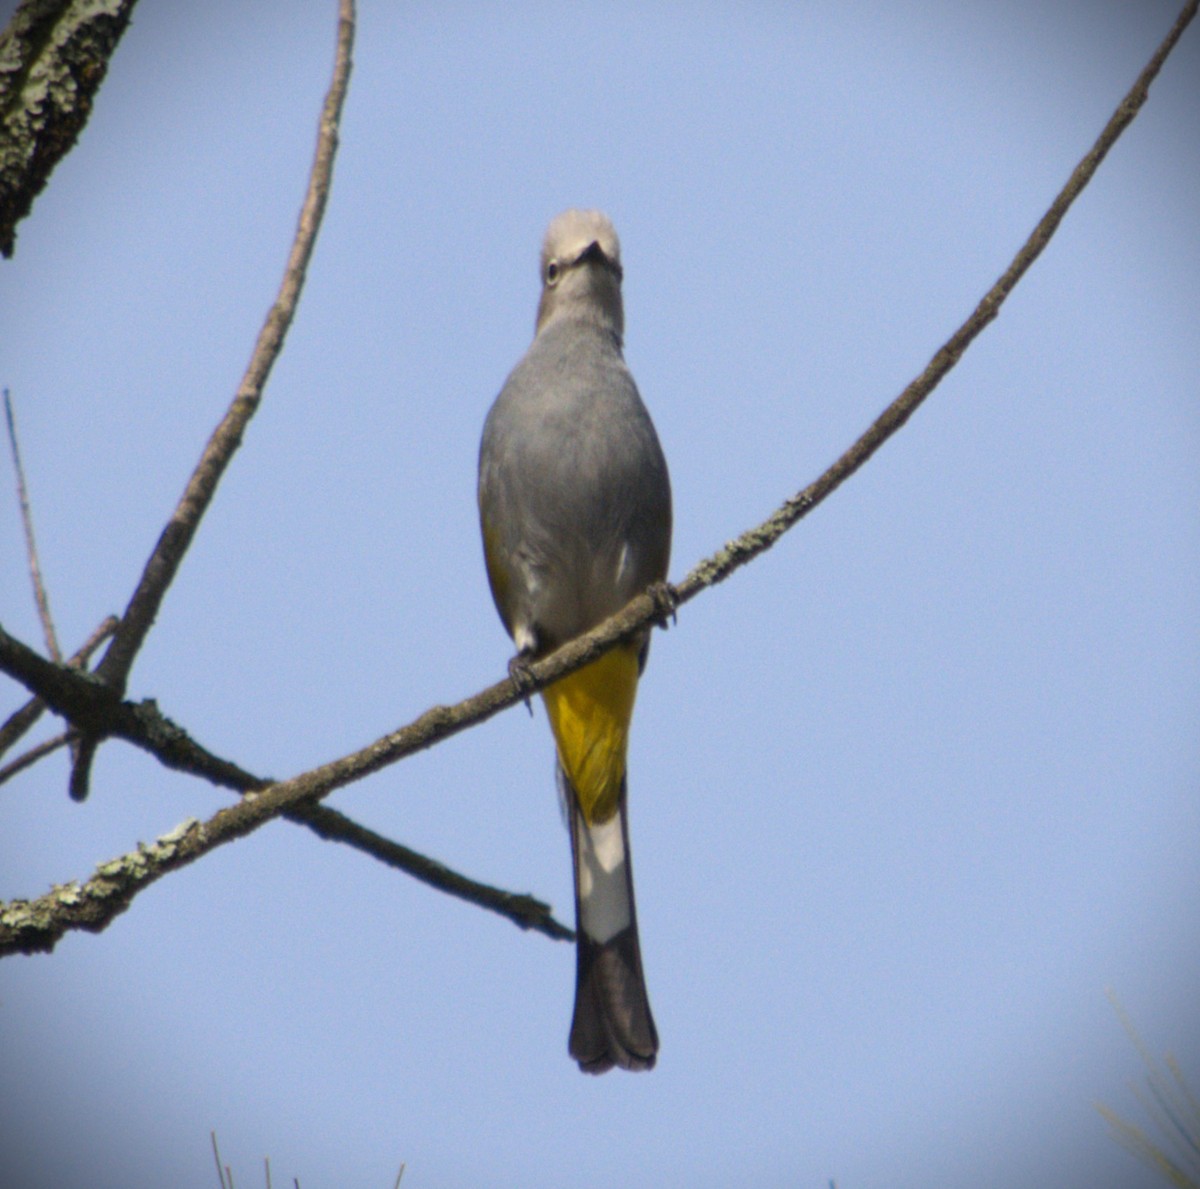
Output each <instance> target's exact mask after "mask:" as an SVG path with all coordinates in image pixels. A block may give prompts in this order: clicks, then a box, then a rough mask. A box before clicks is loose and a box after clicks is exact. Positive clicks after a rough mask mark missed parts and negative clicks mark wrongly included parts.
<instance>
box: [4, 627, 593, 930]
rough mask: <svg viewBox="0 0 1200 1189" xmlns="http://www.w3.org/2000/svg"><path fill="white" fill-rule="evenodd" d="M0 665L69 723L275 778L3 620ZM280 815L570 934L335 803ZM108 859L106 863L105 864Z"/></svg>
mask: <svg viewBox="0 0 1200 1189" xmlns="http://www.w3.org/2000/svg"><path fill="white" fill-rule="evenodd" d="M0 670H2V671H3V672H5V673H8V674H9V675H10V676H13V677H16V678H17V679H18V680H19V681H21V682H22V683H23V684H25V685H26V686H27V688H29V689H31V690H34V691H36V692H37V694H38V698H36V699H35V700H34V702H32V703H30V705H37V706H39V707H44V706H49V707H50V708H51V709H52V710H54V711H55V712H56V713H58V714H60V715H62V716H63V717H64V718H66V719H67V720H68V721H70V722H72V723H76V722H79V721H81V720H85V721H86V722H87V723H88V724H89V727H90V729H91V730H92V731H93V732H94V733H96V734H98V735H115V736H118V737H119V738H122V739H124V740H126V741H127V742H129V743H132V744H134V745H135V746H136V747H139V748H141V749H142V750H143V751H145V752H148V753H149V754H150V755H152V756H154V757H155V758H156V759H157V760H158V761H159V762H160V763H162V764H163V765H164V766H165V767H168V768H172V769H175V770H176V771H182V772H187V773H188V774H189V775H193V776H200V777H203V778H204V779H205V780H208V781H210V782H211V783H213V784H215V785H218V786H221V787H223V788H228V789H233V790H234V791H235V792H238V793H254V792H256V791H259V790H262V789H265V788H268V787H270V786H271V785H272V784H273V783H275V782H273V781H271V780H269V779H266V778H264V777H260V776H255V775H253V774H252V773H250V772H247V771H245V770H244V769H242V768H240V767H238V765H236V764H233V763H231V762H230V761H229V760H225V759H222V758H221V757H220V756H216V755H214V754H213V753H212V752H210V751H207V750H206V749H205V748H203V747H201V746H200V744H198V743H196V742H195V740H193V739H192V738H191V737H190V736H189V735H188V733H187V732H186V731H184V730H183V729H182V728H181V727H179V726H178V725H176V724H175V723H173V722H172V721H171V720H170V719H169V718H167V717H166V716H165V715H163V714H162V713H161V712H160V711H159V709H158V706H157V705H156V704H155V703H154V702H153V701H152V700H147V701H145V702H140V703H136V704H135V703H131V702H120V701H118V700H116V699H115V697H114V695H113V691H112V690H111V689H109V688H108V687H107V686H105V685H102V684H101V683H100V682H98V681H97V680H96V679H95V677H94V676H93V675H91V674H89V673H80V672H78V671H76V670H74V669H72V668H70V667H68V666H63V665H56V664H54V663H53V662H51V661H47V660H46V659H44V658H43V657H40V656H38V654H37V653H36V652H34V651H33V650H32V649H31V648H29V647H28V646H26V645H25V644H22V643H21V642H20V641H19V640H16V639H14V638H13V637H12V636H10V635H8V634H7V633H6V632H5V631H4V629H3V628H0ZM14 717H16V716H14ZM61 743H62V740H51V741H50V742H49V743H47V744H42V745H41V746H40V747H39V748H35V749H34V751H33V752H30V753H28V754H27V755H25V756H22V757H20V758H19V759H18V760H15V761H14V762H13V763H12V764H10V765H9V766H8V768H5V769H3V770H0V783H2V782H3V781H4V780H7V779H8V778H9V777H10V776H12V775H15V774H16V773H17V772H18V771H21V770H23V769H24V768H26V767H28V766H29V764H31V763H33V762H34V761H36V760H37V759H40V758H41V757H42V756H43V755H46V754H49V752H50V751H52V750H54V749H55V748H56V747H58V746H61ZM281 816H283V817H285V818H287V819H288V820H290V821H293V822H295V823H297V824H299V825H304V826H307V827H308V828H309V829H310V830H312V831H313V832H314V833H315V834H317V835H318V837H321V838H324V839H327V840H330V841H334V842H341V843H344V844H346V845H348V846H352V847H354V848H355V849H356V850H360V851H363V852H364V853H366V854H369V855H370V856H371V857H372V858H375V859H378V860H379V861H380V862H382V863H385V864H387V865H388V866H389V867H394V868H396V869H397V870H399V871H404V872H406V873H407V874H408V875H411V876H412V877H413V878H414V879H418V880H420V881H421V882H422V883H425V884H428V885H430V886H431V887H434V888H437V889H438V890H439V891H442V892H447V893H448V894H450V895H452V896H457V897H458V898H459V899H461V900H466V901H468V902H470V903H472V904H477V905H479V906H480V907H481V908H486V909H488V910H489V911H491V912H495V913H498V914H499V915H500V916H503V917H506V918H507V919H508V920H510V921H512V922H513V924H515V925H517V926H519V927H520V928H522V929H532V930H535V931H536V932H539V933H544V934H546V936H547V937H552V938H556V939H559V940H573V939H574V934H573V933H572V931H571V930H570V929H568V928H567V927H566V926H565V925H563V924H561V923H560V922H559V921H557V920H555V918H554V916H553V913H552V911H551V909H550V906H549V905H547V904H544V903H543V902H542V901H540V900H538V899H536V898H535V897H533V896H530V895H528V894H522V893H516V892H508V891H505V890H503V889H501V888H495V887H492V886H491V885H489V884H484V883H480V882H478V881H477V880H473V879H470V878H468V877H467V876H465V875H462V874H460V873H459V872H457V871H454V870H452V869H451V868H449V867H447V866H445V865H444V864H442V863H439V862H437V861H436V860H435V859H431V858H428V857H427V856H425V855H422V854H419V853H417V852H416V851H414V850H411V849H409V848H408V847H406V846H403V845H402V844H400V843H398V842H393V841H392V840H391V839H389V838H385V837H383V835H381V834H377V833H375V832H374V831H373V830H368V829H367V828H366V827H365V826H361V825H359V824H358V823H357V822H354V821H352V820H351V819H350V818H348V817H346V816H345V815H343V814H341V813H338V812H337V811H336V810H334V809H329V808H328V807H326V806H324V805H316V804H307V805H303V804H302V805H297V806H295V807H294V808H291V809H288V810H286V811H285V812H284V813H282V814H281ZM108 866H110V865H109V864H105V867H106V868H107V867H108ZM106 886H107V885H106ZM0 934H2V930H0ZM0 952H2V951H0Z"/></svg>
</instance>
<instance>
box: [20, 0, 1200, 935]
mask: <svg viewBox="0 0 1200 1189" xmlns="http://www.w3.org/2000/svg"><path fill="white" fill-rule="evenodd" d="M1198 2H1200V0H1190V2H1189V3H1188V4H1187V5H1186V6H1185V8H1184V10H1183V12H1182V13H1181V15H1180V17H1179V19H1178V20H1177V21H1176V23H1175V26H1174V27H1173V28H1172V30H1171V32H1170V34H1169V35H1168V37H1167V38H1166V40H1165V41H1164V42H1163V44H1162V46H1160V48H1159V49H1158V51H1157V52H1156V53H1155V55H1154V57H1153V58H1152V59H1151V61H1150V63H1149V65H1148V66H1147V67H1146V69H1145V70H1144V71H1143V72H1142V74H1141V75H1140V76H1139V77H1138V79H1137V81H1136V82H1135V83H1134V86H1133V88H1132V89H1131V90H1130V92H1129V94H1128V95H1126V97H1125V98H1124V99H1123V100H1122V102H1121V104H1120V106H1119V107H1118V108H1117V111H1116V113H1115V114H1114V115H1113V117H1112V119H1111V120H1110V121H1109V123H1108V124H1107V125H1106V127H1105V129H1104V131H1103V132H1102V133H1101V134H1100V137H1099V138H1098V139H1097V141H1096V143H1095V145H1093V147H1092V148H1091V150H1089V152H1088V154H1087V155H1086V156H1085V157H1084V159H1083V160H1082V161H1081V162H1080V164H1079V166H1078V167H1077V168H1076V169H1075V171H1074V173H1073V174H1072V175H1071V177H1070V179H1069V180H1068V182H1067V184H1066V186H1065V187H1064V188H1063V190H1062V192H1061V193H1060V194H1059V195H1058V197H1057V198H1056V199H1055V200H1054V202H1053V203H1052V204H1051V207H1050V209H1049V210H1048V211H1047V213H1046V215H1045V216H1043V218H1042V220H1041V221H1040V222H1039V224H1038V226H1037V227H1036V228H1035V230H1034V232H1033V234H1032V235H1031V236H1030V238H1029V240H1028V241H1027V242H1026V243H1025V244H1024V245H1023V247H1022V248H1021V250H1020V251H1019V252H1018V253H1017V256H1016V257H1015V258H1014V260H1013V263H1012V264H1011V265H1010V266H1009V268H1008V269H1007V270H1006V271H1005V273H1004V275H1003V276H1002V277H1001V278H1000V280H999V281H997V283H996V284H995V285H994V286H993V287H992V289H991V290H990V291H989V292H988V294H987V295H986V296H985V297H984V299H983V301H982V302H980V304H979V306H978V307H977V308H976V310H975V311H974V312H973V313H972V315H971V317H970V318H969V319H968V320H967V321H966V322H965V323H964V324H963V326H962V327H960V329H959V330H958V331H956V332H955V334H954V335H953V336H952V337H951V338H950V339H949V340H948V341H947V343H946V344H945V345H944V346H943V347H942V348H941V349H940V350H939V351H938V352H937V353H936V354H935V355H934V357H933V359H932V360H931V361H930V363H929V365H928V366H927V368H926V369H925V371H924V372H923V373H922V375H921V376H919V377H918V378H917V379H916V380H914V381H913V382H912V383H911V384H910V385H909V386H908V387H907V388H906V389H905V390H904V392H903V393H901V395H900V396H899V397H898V398H897V399H896V400H895V401H894V402H893V403H892V404H891V405H890V406H889V407H888V408H887V409H886V410H885V411H884V412H883V414H882V415H881V416H880V417H879V418H878V419H877V420H876V422H875V423H874V425H872V426H871V428H870V429H869V430H868V431H867V432H866V433H865V434H864V435H863V436H862V437H861V438H859V440H858V441H857V442H856V443H855V444H854V445H853V446H851V448H850V449H849V450H848V451H846V453H845V454H844V455H843V456H842V457H841V458H840V459H838V460H837V462H835V463H834V464H833V466H832V467H830V468H829V469H828V470H827V471H826V472H825V473H824V474H823V475H822V476H820V478H818V479H817V480H815V481H814V482H813V483H811V484H810V485H809V486H808V487H806V488H804V490H803V491H801V492H800V493H798V494H797V495H796V496H794V497H792V498H791V499H790V500H788V501H786V502H785V503H784V504H783V505H782V506H781V507H780V508H779V510H778V511H777V512H776V513H775V514H774V515H773V516H772V517H770V518H769V519H768V520H767V521H766V522H764V523H763V524H761V525H759V526H758V527H757V528H755V529H752V530H750V531H749V532H747V533H745V534H743V535H742V536H741V537H739V538H738V540H737V541H735V542H733V543H732V544H730V545H727V546H726V547H725V548H724V549H723V550H722V551H721V552H720V553H718V554H716V555H715V556H714V557H712V558H709V559H707V560H706V561H704V562H702V563H701V564H700V565H699V566H697V567H696V568H695V569H694V570H693V571H692V572H691V573H690V574H688V576H687V577H686V578H685V579H684V581H683V583H682V584H681V585H680V587H679V589H678V591H677V592H675V593H676V594H677V601H678V602H680V603H682V602H685V601H687V600H689V599H691V598H694V597H695V596H696V595H697V594H698V593H699V592H700V591H701V590H702V589H704V588H706V587H707V586H711V585H713V584H714V583H716V582H719V581H721V580H723V579H724V578H726V577H728V576H729V574H731V573H732V572H733V571H734V570H735V569H737V568H739V567H740V566H742V565H744V564H745V563H746V562H747V561H749V560H750V558H751V557H754V556H756V555H757V554H759V553H761V552H763V551H764V550H766V549H768V548H770V546H771V545H772V544H774V542H775V541H776V540H778V538H779V537H780V536H782V535H783V533H784V532H786V531H787V529H789V528H790V527H791V526H792V525H793V524H795V523H796V521H798V520H800V519H801V518H802V517H803V516H805V515H807V513H808V512H810V511H811V510H812V509H813V508H814V507H816V505H817V504H818V503H820V502H821V501H822V500H823V499H825V498H826V496H828V495H829V494H830V493H831V492H832V491H833V490H834V489H835V488H836V487H838V486H839V485H840V484H841V483H842V482H843V481H844V480H845V479H846V478H848V477H849V476H850V475H851V474H853V473H854V471H856V470H857V469H858V468H859V467H860V466H861V465H862V464H863V463H864V462H865V461H866V459H867V458H869V457H870V456H871V454H873V453H874V452H875V451H876V450H877V449H878V448H879V447H880V446H881V445H882V444H883V442H884V441H886V440H887V438H888V437H890V436H891V435H892V434H893V433H895V432H896V430H898V429H899V428H900V427H901V426H902V425H903V424H904V423H905V421H907V420H908V418H909V417H910V416H911V415H912V413H913V411H914V410H915V409H916V408H917V406H918V405H919V404H920V403H921V402H922V401H923V400H924V399H925V397H927V396H928V395H929V393H930V392H932V391H933V389H934V388H935V387H936V386H937V384H938V383H939V382H940V380H941V379H942V377H943V376H944V375H945V374H946V373H947V372H948V371H949V370H950V368H951V367H953V366H954V364H955V363H956V362H957V360H958V359H959V358H960V357H961V355H962V353H963V351H965V349H966V348H967V346H969V345H970V343H971V342H972V341H973V340H974V338H975V337H976V336H977V335H978V334H979V332H980V331H981V330H982V329H983V328H984V327H985V326H986V325H987V324H988V323H989V322H990V321H991V320H992V319H993V318H995V317H996V314H997V313H998V312H999V308H1000V306H1001V304H1002V303H1003V301H1004V300H1005V298H1006V297H1007V296H1008V294H1009V293H1010V292H1011V291H1012V289H1013V287H1014V286H1015V285H1016V284H1017V282H1018V281H1019V280H1020V278H1021V277H1022V276H1023V275H1024V273H1025V272H1026V271H1027V270H1028V268H1029V266H1030V265H1031V264H1032V262H1033V261H1034V260H1035V259H1036V258H1037V256H1038V255H1039V254H1040V252H1041V251H1042V249H1043V248H1044V247H1045V245H1046V243H1047V242H1048V241H1049V239H1050V237H1051V236H1052V235H1053V234H1054V231H1055V229H1056V227H1057V226H1058V224H1059V222H1061V220H1062V218H1063V215H1064V214H1065V213H1066V211H1067V209H1068V208H1069V207H1070V205H1071V203H1072V202H1074V200H1075V198H1076V197H1078V195H1079V193H1080V192H1081V191H1082V190H1083V188H1084V187H1085V186H1086V185H1087V183H1088V182H1089V181H1090V180H1091V178H1092V176H1093V175H1094V174H1095V171H1096V169H1097V167H1098V166H1099V164H1100V162H1101V161H1102V160H1103V158H1104V156H1105V154H1106V153H1107V152H1108V150H1109V149H1110V148H1111V147H1112V145H1113V144H1114V143H1115V142H1116V140H1117V138H1118V137H1119V136H1120V135H1121V133H1122V131H1123V130H1124V129H1125V128H1126V127H1127V126H1128V124H1129V123H1130V122H1131V121H1132V119H1133V118H1134V116H1135V115H1136V114H1137V112H1138V110H1139V108H1140V107H1141V105H1142V103H1144V102H1145V99H1146V93H1147V90H1148V87H1149V85H1150V83H1151V82H1152V81H1153V79H1154V77H1155V75H1156V74H1157V73H1158V71H1159V69H1160V68H1161V66H1162V63H1163V61H1164V60H1165V59H1166V57H1167V55H1168V54H1169V53H1170V51H1171V49H1172V47H1173V46H1174V45H1175V43H1176V42H1177V41H1178V39H1179V37H1180V35H1181V34H1182V32H1183V30H1184V29H1185V28H1186V26H1187V25H1188V23H1189V22H1190V21H1191V20H1192V18H1193V17H1194V16H1195V12H1196V7H1197V3H1198ZM668 611H669V606H668V605H667V604H666V603H665V602H664V599H663V598H662V597H651V595H650V594H643V595H639V596H638V597H637V598H635V599H633V600H632V601H631V602H630V603H629V604H628V605H627V606H626V607H625V608H624V610H622V611H621V612H619V613H618V614H617V615H615V616H613V617H612V618H610V619H608V620H606V621H605V622H604V623H603V624H601V625H600V626H599V627H597V628H596V629H594V630H593V631H591V632H589V633H587V635H585V636H582V637H580V638H579V639H577V640H574V641H572V642H571V643H569V644H566V645H564V646H563V647H562V648H560V649H559V650H558V651H557V652H555V653H553V654H552V655H550V656H548V657H545V658H543V659H542V660H539V661H536V662H534V663H533V664H531V665H530V666H529V677H530V679H531V680H530V681H529V682H527V683H523V685H522V688H521V689H518V688H517V687H516V686H515V685H514V683H513V682H512V681H511V680H504V681H501V682H498V683H497V684H495V685H492V686H490V687H488V688H487V689H485V690H483V691H481V692H480V693H478V694H476V695H474V696H473V697H470V698H467V699H465V700H464V701H462V702H460V703H458V704H457V705H455V706H452V707H444V706H435V707H434V708H432V709H431V710H428V711H426V712H425V713H424V714H422V715H421V716H420V717H419V718H417V719H416V720H415V721H414V722H412V723H411V724H409V725H408V726H406V727H403V728H401V729H400V730H398V731H395V732H392V733H391V734H389V735H385V736H384V737H383V738H381V739H379V740H377V741H376V742H374V743H372V744H370V745H369V746H367V747H365V748H363V749H361V750H360V751H358V752H355V753H354V754H352V755H349V756H346V757H344V758H342V759H340V760H336V761H333V762H332V763H329V764H325V765H322V766H321V767H319V768H314V769H313V770H312V771H310V772H306V773H303V774H301V775H299V776H296V777H293V778H292V779H290V780H285V781H282V782H280V783H278V784H274V785H271V786H269V787H267V788H264V789H261V790H255V791H251V792H249V793H247V794H246V796H245V797H243V798H242V800H241V801H240V802H239V803H238V804H237V805H234V806H231V807H229V808H226V809H222V810H220V811H219V812H218V813H216V814H215V815H214V816H213V817H211V818H210V819H209V820H208V821H207V822H203V823H201V822H199V821H196V820H195V819H191V820H189V821H187V822H184V823H183V824H181V825H180V826H178V827H177V828H176V829H175V830H173V831H171V833H170V834H168V835H166V836H164V837H163V838H161V839H159V840H158V841H157V842H156V843H154V844H152V845H150V846H139V848H138V850H137V851H135V852H131V853H130V854H127V855H124V856H122V857H121V858H120V859H115V860H113V861H112V862H110V863H106V864H104V865H103V866H102V867H100V868H99V869H98V870H97V874H96V875H95V876H94V877H93V878H92V879H91V880H89V881H88V882H87V883H86V884H83V885H80V884H78V883H72V884H68V885H65V886H60V887H58V888H55V889H54V890H53V891H52V892H51V893H49V894H48V895H47V896H44V897H42V898H41V899H39V900H37V901H33V902H28V901H14V902H12V903H10V904H9V905H8V906H6V907H5V908H3V909H2V910H0V954H4V953H9V952H25V953H29V952H35V951H38V950H46V949H50V948H52V947H53V945H54V944H55V943H56V942H57V940H58V938H59V937H61V936H62V934H63V933H64V932H66V931H67V930H68V929H81V928H82V929H90V930H99V929H103V928H104V927H105V925H107V924H108V923H109V921H111V920H112V919H113V918H114V917H115V916H117V915H118V914H119V913H120V912H122V911H123V910H124V909H125V908H126V907H127V906H128V904H129V903H130V901H131V900H132V899H133V897H134V896H135V895H137V893H138V892H140V891H141V890H142V888H144V887H146V886H148V885H149V884H151V883H153V882H154V881H155V880H157V879H159V878H160V877H161V876H162V875H164V874H166V873H167V872H168V871H172V870H175V869H176V868H178V867H182V866H186V865H187V864H190V863H192V862H194V861H195V860H196V859H198V858H199V857H200V856H201V855H203V854H206V853H208V852H209V851H210V850H213V849H215V848H216V847H218V846H221V845H223V844H224V843H226V842H229V841H231V840H232V839H234V838H240V837H242V836H244V835H245V834H249V833H251V832H252V831H254V830H256V829H258V827H259V826H261V825H263V824H264V823H265V822H266V821H269V820H270V819H271V818H272V817H275V816H278V815H280V814H284V813H288V812H291V811H294V810H296V809H297V808H299V807H301V806H303V805H305V804H306V803H308V804H311V803H312V802H315V801H317V800H320V799H321V798H323V797H325V796H327V795H328V794H329V793H331V792H332V791H333V790H334V789H337V788H341V787H343V786H344V785H347V784H350V783H352V782H353V781H356V780H360V779H362V777H364V776H367V775H369V774H371V773H373V772H376V771H378V770H379V769H380V768H382V767H384V766H386V765H388V764H391V763H394V762H395V761H396V760H399V759H401V758H403V757H404V756H406V755H410V754H412V753H413V752H415V751H420V750H423V749H425V748H427V747H430V746H432V745H433V744H435V743H437V742H438V741H440V740H441V739H444V738H446V737H447V736H449V735H452V734H456V733H457V732H459V731H461V730H464V729H466V728H467V727H469V726H472V725H474V724H475V723H477V722H481V721H483V720H484V719H487V718H490V717H492V716H493V715H495V714H497V713H499V712H500V711H501V710H504V709H506V708H507V707H508V706H511V705H513V703H515V702H518V701H521V700H523V698H524V697H525V696H527V695H528V693H530V692H532V691H533V690H537V689H541V688H543V687H544V686H546V685H547V684H549V683H550V682H552V681H555V680H557V679H559V678H560V677H563V676H565V675H566V674H568V673H571V672H574V671H575V670H576V669H579V668H581V667H582V666H583V665H585V664H587V663H588V662H589V661H591V660H594V659H595V658H596V657H597V656H599V655H600V654H602V653H603V652H604V651H606V650H607V649H608V648H610V647H612V645H613V644H615V643H617V642H618V641H619V640H625V639H628V638H630V637H631V636H632V635H634V633H635V632H637V631H638V630H639V629H641V628H643V627H645V626H647V625H649V624H650V623H651V622H661V621H662V620H663V617H664V615H665V614H666V613H667V612H668ZM22 650H23V652H22ZM25 654H28V656H26V655H25ZM29 658H32V659H33V661H34V662H36V664H33V663H31V662H30V661H29ZM10 666H11V667H10ZM43 667H45V668H48V669H50V670H54V672H55V677H54V681H53V682H52V683H51V684H52V685H53V688H52V689H48V688H46V689H44V688H43V687H42V686H41V684H39V685H38V687H37V688H38V692H39V693H42V694H43V696H45V697H46V699H47V701H49V702H51V704H52V705H54V706H55V709H56V710H59V712H60V713H64V714H67V715H68V717H71V706H76V707H77V708H78V710H79V712H80V713H82V714H86V715H89V716H90V722H91V723H92V724H94V726H92V728H91V729H95V730H99V731H101V732H103V731H105V730H106V729H110V730H111V733H114V734H121V735H122V736H123V737H126V738H131V740H132V741H135V742H136V741H137V740H136V738H134V736H133V735H131V734H126V729H125V728H127V724H126V722H125V720H126V719H127V718H128V716H130V715H136V714H137V713H138V709H139V708H137V707H133V706H131V705H130V704H128V703H124V702H119V701H117V699H116V697H115V696H114V692H113V691H112V690H105V691H103V695H102V696H100V697H98V698H87V697H81V696H80V694H79V691H78V689H77V688H73V687H74V686H76V685H77V684H78V683H79V682H80V681H81V678H80V676H79V675H77V674H73V673H66V671H64V670H61V669H58V668H57V667H56V666H52V665H48V663H47V662H46V661H44V660H42V658H40V657H37V656H36V654H34V653H32V652H31V651H30V650H28V649H25V648H24V646H23V645H20V644H19V642H17V641H14V640H12V638H11V637H8V636H5V635H4V634H3V633H2V632H0V669H2V670H3V671H5V672H9V673H11V674H12V675H13V676H15V677H17V679H18V680H21V681H23V682H26V684H29V680H30V679H31V674H32V673H34V672H35V671H36V670H39V669H42V668H43ZM40 676H44V673H42V674H40ZM56 702H58V703H60V704H61V707H62V708H60V705H58V704H56ZM68 704H70V705H68ZM108 718H112V719H114V720H115V721H117V722H118V724H119V725H120V726H121V727H122V728H123V729H116V728H106V726H105V725H104V720H105V719H108ZM72 721H76V720H75V719H74V718H72Z"/></svg>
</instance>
